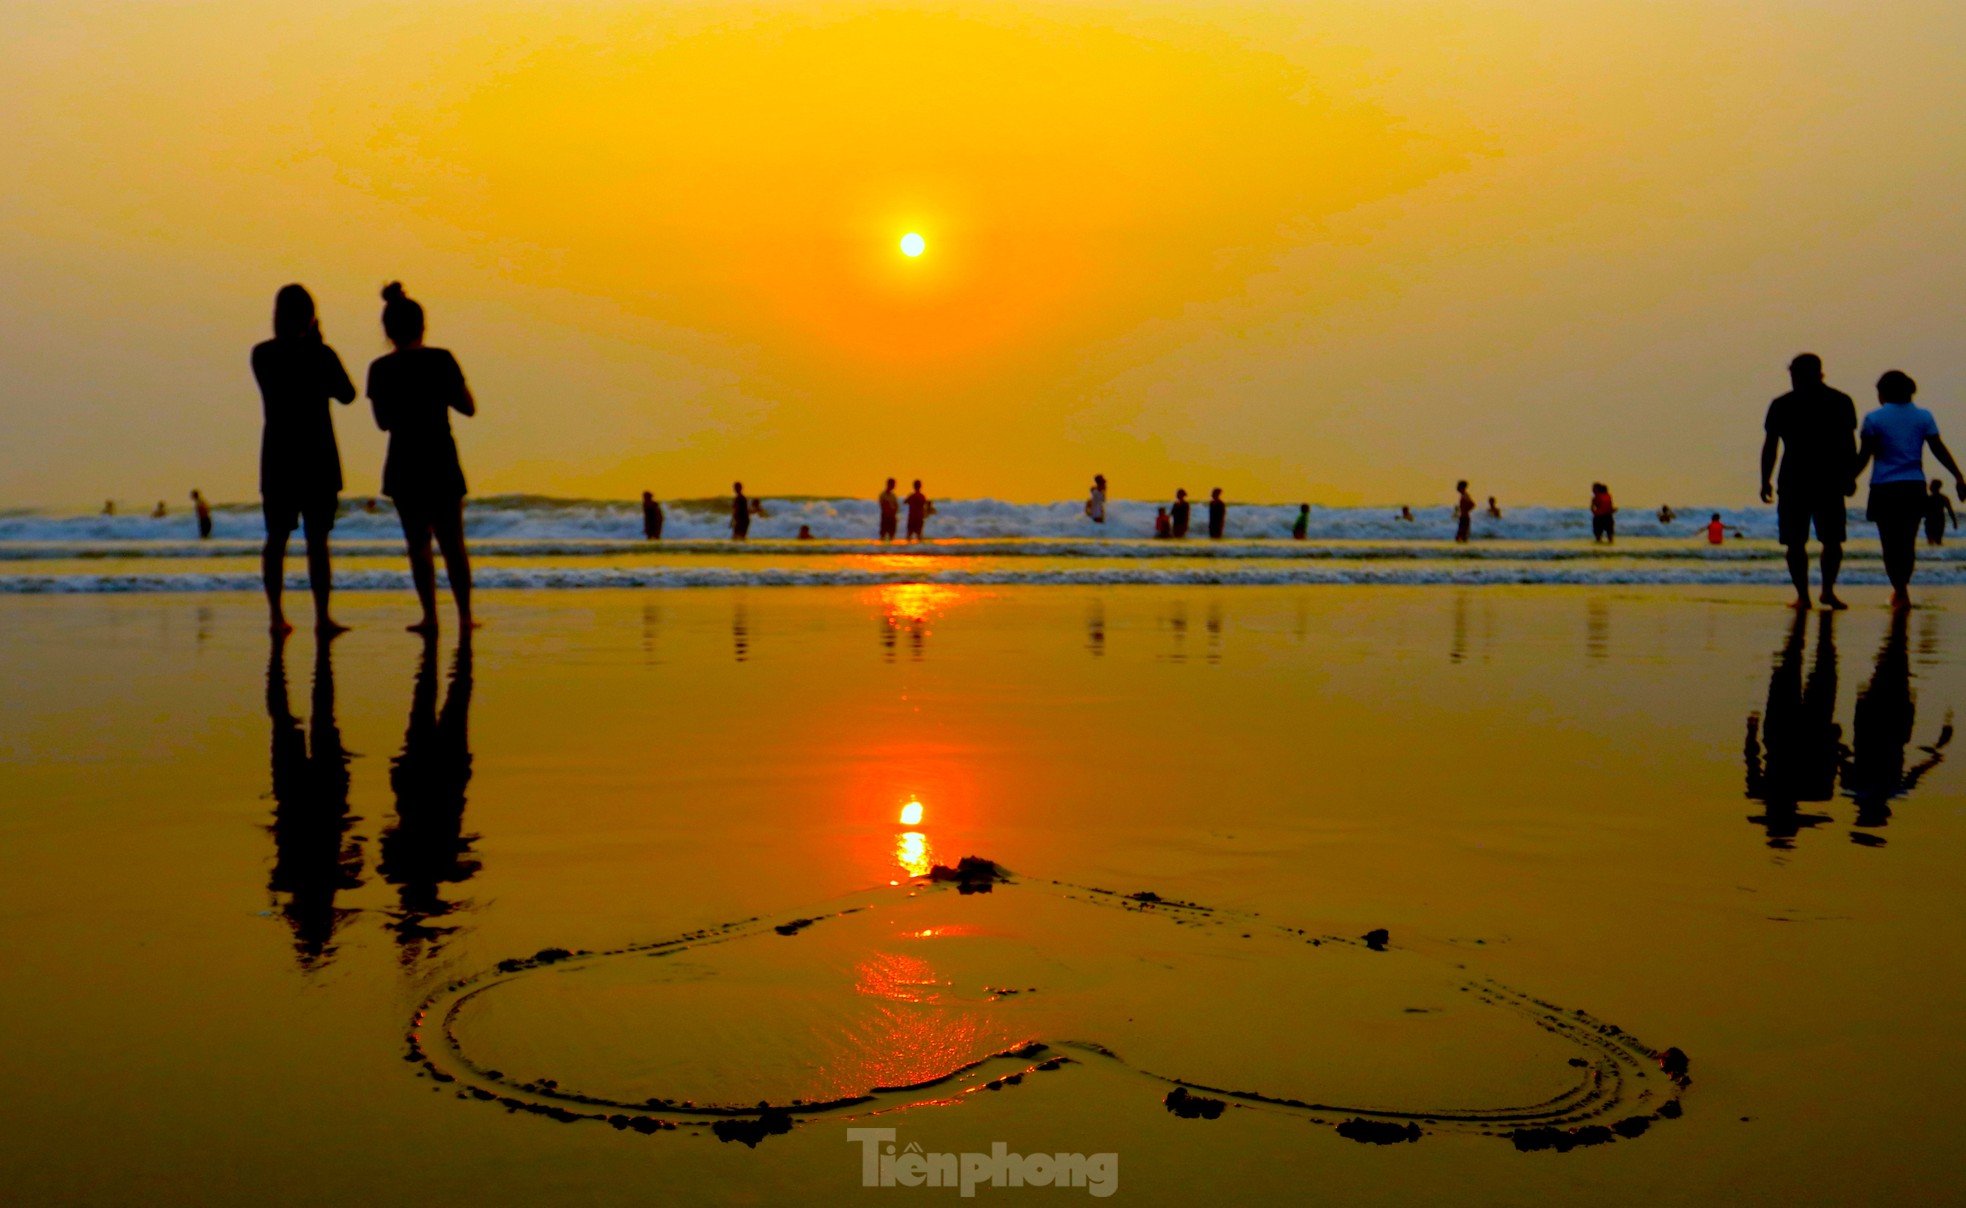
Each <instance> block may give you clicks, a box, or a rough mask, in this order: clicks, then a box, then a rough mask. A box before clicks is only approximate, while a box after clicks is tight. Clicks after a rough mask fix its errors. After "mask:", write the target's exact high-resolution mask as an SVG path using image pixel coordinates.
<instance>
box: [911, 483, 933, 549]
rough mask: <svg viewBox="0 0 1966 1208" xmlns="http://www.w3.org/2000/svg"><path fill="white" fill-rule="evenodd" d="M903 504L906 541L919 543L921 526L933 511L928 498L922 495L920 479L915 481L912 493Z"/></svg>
mask: <svg viewBox="0 0 1966 1208" xmlns="http://www.w3.org/2000/svg"><path fill="white" fill-rule="evenodd" d="M903 502H905V503H906V504H907V505H908V540H910V541H920V540H921V539H922V525H923V524H925V523H927V521H928V518H929V516H930V515H931V514H933V513H934V511H935V505H934V504H932V503H930V502H929V501H928V496H926V495H924V494H922V480H921V479H919V478H917V479H915V489H914V491H913V492H911V493H910V494H909V496H908V498H907V499H906V500H904V501H903Z"/></svg>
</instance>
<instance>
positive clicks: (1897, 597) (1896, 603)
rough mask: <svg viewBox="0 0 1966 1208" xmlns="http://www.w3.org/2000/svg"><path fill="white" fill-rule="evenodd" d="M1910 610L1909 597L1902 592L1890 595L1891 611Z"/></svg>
mask: <svg viewBox="0 0 1966 1208" xmlns="http://www.w3.org/2000/svg"><path fill="white" fill-rule="evenodd" d="M1910 608H1911V596H1910V595H1909V594H1908V593H1906V592H1902V591H1894V592H1892V593H1891V611H1892V612H1904V611H1906V610H1908V609H1910Z"/></svg>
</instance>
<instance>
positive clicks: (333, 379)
mask: <svg viewBox="0 0 1966 1208" xmlns="http://www.w3.org/2000/svg"><path fill="white" fill-rule="evenodd" d="M321 351H322V353H324V354H325V355H326V356H327V358H328V365H327V369H328V397H329V398H331V399H333V400H334V401H335V402H337V403H341V404H342V405H344V406H346V405H347V404H349V403H352V402H354V401H355V383H354V382H352V381H350V380H349V378H348V369H347V367H346V366H344V365H343V364H342V363H341V358H340V357H339V356H337V355H335V350H334V349H332V348H329V347H328V346H327V345H325V344H323V345H322V346H321Z"/></svg>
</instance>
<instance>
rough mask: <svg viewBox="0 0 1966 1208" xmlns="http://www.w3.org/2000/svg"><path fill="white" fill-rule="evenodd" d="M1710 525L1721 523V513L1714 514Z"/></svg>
mask: <svg viewBox="0 0 1966 1208" xmlns="http://www.w3.org/2000/svg"><path fill="white" fill-rule="evenodd" d="M1708 523H1710V524H1719V523H1720V513H1719V512H1715V513H1714V514H1713V519H1712V520H1711V521H1709V522H1708Z"/></svg>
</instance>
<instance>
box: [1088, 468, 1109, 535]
mask: <svg viewBox="0 0 1966 1208" xmlns="http://www.w3.org/2000/svg"><path fill="white" fill-rule="evenodd" d="M1085 514H1086V518H1087V519H1089V520H1091V521H1092V523H1094V524H1104V523H1106V476H1105V475H1104V474H1094V475H1093V476H1092V493H1091V494H1089V495H1087V496H1086V497H1085Z"/></svg>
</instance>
